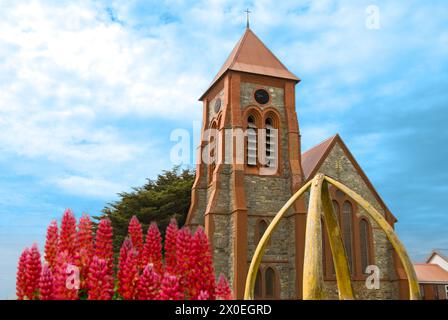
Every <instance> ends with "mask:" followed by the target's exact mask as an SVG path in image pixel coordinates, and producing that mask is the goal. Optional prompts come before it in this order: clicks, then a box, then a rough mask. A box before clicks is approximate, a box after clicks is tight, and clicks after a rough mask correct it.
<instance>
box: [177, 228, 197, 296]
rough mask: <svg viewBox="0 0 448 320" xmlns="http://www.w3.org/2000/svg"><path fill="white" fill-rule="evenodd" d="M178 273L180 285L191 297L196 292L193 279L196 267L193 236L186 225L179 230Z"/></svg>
mask: <svg viewBox="0 0 448 320" xmlns="http://www.w3.org/2000/svg"><path fill="white" fill-rule="evenodd" d="M176 254H177V259H176V260H177V263H176V275H177V276H178V277H179V285H180V286H181V288H182V289H183V291H184V292H185V293H186V294H187V297H188V298H190V297H192V295H193V294H194V287H195V283H194V281H191V280H193V279H191V277H192V275H193V268H194V263H195V261H194V254H193V237H192V235H191V232H190V229H188V228H186V227H184V228H182V229H180V230H179V231H178V232H177V240H176Z"/></svg>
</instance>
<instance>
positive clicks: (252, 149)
mask: <svg viewBox="0 0 448 320" xmlns="http://www.w3.org/2000/svg"><path fill="white" fill-rule="evenodd" d="M247 164H248V165H249V166H256V165H257V125H256V124H255V119H254V117H253V116H249V117H248V118H247Z"/></svg>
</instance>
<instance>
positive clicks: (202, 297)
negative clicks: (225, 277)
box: [198, 290, 210, 300]
mask: <svg viewBox="0 0 448 320" xmlns="http://www.w3.org/2000/svg"><path fill="white" fill-rule="evenodd" d="M198 300H210V295H209V294H208V292H207V291H204V290H201V292H199V295H198Z"/></svg>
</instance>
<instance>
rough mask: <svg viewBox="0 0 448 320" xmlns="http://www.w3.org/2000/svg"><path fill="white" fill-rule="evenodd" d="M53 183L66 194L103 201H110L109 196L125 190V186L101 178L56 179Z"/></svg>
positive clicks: (75, 177)
mask: <svg viewBox="0 0 448 320" xmlns="http://www.w3.org/2000/svg"><path fill="white" fill-rule="evenodd" d="M54 182H55V184H56V185H57V186H59V187H61V188H63V189H64V191H66V192H69V193H74V194H79V195H83V196H85V195H87V196H93V197H100V198H105V199H110V197H111V195H114V194H117V193H118V192H121V191H122V190H123V189H125V188H127V186H123V185H120V184H118V183H113V182H110V181H108V180H104V179H101V178H99V179H95V178H86V177H79V176H68V177H63V178H58V179H56V180H55V181H54Z"/></svg>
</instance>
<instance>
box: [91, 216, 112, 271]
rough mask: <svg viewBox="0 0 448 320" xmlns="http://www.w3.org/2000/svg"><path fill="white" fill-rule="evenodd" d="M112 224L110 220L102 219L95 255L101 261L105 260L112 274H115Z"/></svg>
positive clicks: (97, 232)
mask: <svg viewBox="0 0 448 320" xmlns="http://www.w3.org/2000/svg"><path fill="white" fill-rule="evenodd" d="M112 236H113V231H112V223H111V222H110V220H109V219H102V220H101V221H100V223H99V224H98V229H97V230H96V237H95V249H94V255H96V256H97V257H98V258H99V259H104V260H106V262H107V266H108V267H109V269H110V273H111V274H112V272H113V269H112V267H113V255H114V253H113V245H112Z"/></svg>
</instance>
